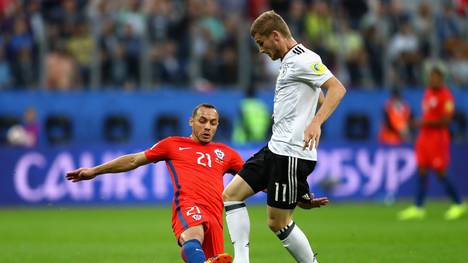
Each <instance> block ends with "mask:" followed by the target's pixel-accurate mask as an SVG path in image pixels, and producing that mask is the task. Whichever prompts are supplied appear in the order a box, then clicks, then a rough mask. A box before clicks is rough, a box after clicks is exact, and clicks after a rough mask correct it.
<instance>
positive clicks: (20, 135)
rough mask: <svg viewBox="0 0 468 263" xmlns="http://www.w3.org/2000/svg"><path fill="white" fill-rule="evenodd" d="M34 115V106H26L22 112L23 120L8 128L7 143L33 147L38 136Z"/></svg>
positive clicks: (35, 113)
mask: <svg viewBox="0 0 468 263" xmlns="http://www.w3.org/2000/svg"><path fill="white" fill-rule="evenodd" d="M36 116H37V112H36V109H35V108H34V107H29V108H27V109H26V111H25V112H24V118H23V122H22V123H21V124H18V125H14V126H12V127H11V128H10V129H9V130H8V134H7V139H8V143H10V144H12V145H16V146H24V147H34V146H35V145H36V144H37V140H38V137H39V124H38V122H37V120H36Z"/></svg>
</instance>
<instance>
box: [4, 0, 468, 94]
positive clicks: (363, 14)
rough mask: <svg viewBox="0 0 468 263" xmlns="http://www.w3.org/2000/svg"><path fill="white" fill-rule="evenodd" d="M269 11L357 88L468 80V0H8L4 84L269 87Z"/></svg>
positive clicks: (273, 66)
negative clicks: (259, 37)
mask: <svg viewBox="0 0 468 263" xmlns="http://www.w3.org/2000/svg"><path fill="white" fill-rule="evenodd" d="M269 9H274V10H275V11H276V12H278V13H280V14H281V15H282V16H283V17H284V18H285V19H286V21H287V23H288V24H289V26H290V28H291V31H292V33H293V36H295V38H296V40H298V41H299V42H302V43H303V44H304V45H306V46H307V47H310V48H311V49H312V50H314V51H315V52H317V53H318V54H320V55H321V56H322V59H323V61H324V63H325V64H326V65H327V66H328V67H329V68H330V69H331V70H332V71H333V72H334V73H335V75H337V76H338V77H339V78H340V79H341V80H342V81H343V82H344V83H345V84H346V85H347V86H348V87H350V88H365V89H375V88H383V87H422V86H423V85H424V83H425V74H424V73H425V68H426V66H427V65H428V64H431V63H439V64H443V66H444V67H445V69H446V72H447V75H448V78H449V79H448V82H449V83H450V84H451V85H453V86H459V87H465V88H468V41H467V40H468V22H467V20H468V19H467V12H468V0H414V1H402V0H329V1H325V0H291V1H287V0H283V1H282V0H271V1H268V0H0V28H1V30H0V32H1V34H0V89H38V88H46V89H55V90H69V89H93V88H98V87H99V88H109V89H112V88H114V89H135V88H140V87H142V88H156V87H159V86H161V85H171V86H172V87H181V88H183V87H194V88H197V89H203V90H207V89H208V90H209V89H214V88H222V87H230V86H251V85H254V86H256V87H269V88H271V87H272V83H274V79H275V77H276V73H277V68H278V62H270V61H269V59H268V58H266V57H265V56H263V55H259V54H258V51H257V48H256V46H255V44H254V42H253V41H252V40H251V38H250V35H249V25H250V22H251V21H252V19H254V18H255V17H256V16H257V15H258V14H260V13H261V12H263V11H265V10H269Z"/></svg>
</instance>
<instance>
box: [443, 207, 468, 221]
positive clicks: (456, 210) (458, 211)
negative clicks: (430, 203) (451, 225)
mask: <svg viewBox="0 0 468 263" xmlns="http://www.w3.org/2000/svg"><path fill="white" fill-rule="evenodd" d="M465 212H466V204H461V205H452V206H450V208H449V209H448V210H447V212H445V215H444V218H445V219H446V220H455V219H458V218H460V217H461V216H462V215H463V214H464V213H465Z"/></svg>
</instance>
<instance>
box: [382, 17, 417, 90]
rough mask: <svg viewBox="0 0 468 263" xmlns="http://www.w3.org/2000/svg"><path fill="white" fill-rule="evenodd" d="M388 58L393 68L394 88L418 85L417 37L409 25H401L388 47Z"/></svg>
mask: <svg viewBox="0 0 468 263" xmlns="http://www.w3.org/2000/svg"><path fill="white" fill-rule="evenodd" d="M388 56H389V59H390V62H391V63H392V66H393V73H394V75H393V82H394V83H393V84H394V85H396V86H404V85H413V86H414V85H417V84H418V83H420V78H419V75H420V72H421V69H420V68H419V64H420V61H421V54H420V53H419V42H418V37H417V35H416V34H415V33H414V29H413V27H412V26H411V24H410V23H403V24H402V26H401V28H399V31H398V32H397V33H396V34H395V35H394V36H393V38H392V39H391V40H390V43H389V45H388Z"/></svg>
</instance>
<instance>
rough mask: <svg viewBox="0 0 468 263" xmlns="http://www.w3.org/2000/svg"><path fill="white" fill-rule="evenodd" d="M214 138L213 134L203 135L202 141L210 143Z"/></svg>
mask: <svg viewBox="0 0 468 263" xmlns="http://www.w3.org/2000/svg"><path fill="white" fill-rule="evenodd" d="M212 140H213V136H212V135H202V136H200V141H201V142H202V143H209V142H211V141H212Z"/></svg>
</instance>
